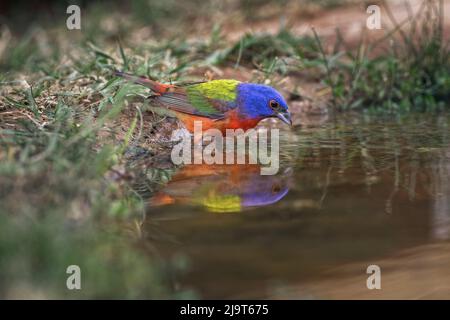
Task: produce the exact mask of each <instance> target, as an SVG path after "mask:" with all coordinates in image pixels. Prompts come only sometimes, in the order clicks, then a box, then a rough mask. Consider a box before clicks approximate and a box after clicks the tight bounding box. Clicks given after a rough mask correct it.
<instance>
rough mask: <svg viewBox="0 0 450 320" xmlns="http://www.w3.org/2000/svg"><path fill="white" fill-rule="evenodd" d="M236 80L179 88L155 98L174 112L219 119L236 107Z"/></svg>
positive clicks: (216, 81) (214, 81)
mask: <svg viewBox="0 0 450 320" xmlns="http://www.w3.org/2000/svg"><path fill="white" fill-rule="evenodd" d="M238 84H239V81H236V80H213V81H208V82H203V83H197V84H192V85H188V86H185V87H179V88H177V89H176V90H173V91H172V92H167V93H165V94H163V95H161V96H157V97H155V100H156V101H157V102H158V103H159V104H160V105H162V106H164V107H166V108H168V109H172V110H174V111H178V112H183V113H187V114H192V115H199V116H204V117H209V118H221V117H223V116H224V113H225V112H227V111H229V110H231V109H233V108H235V107H236V97H237V92H236V89H237V85H238Z"/></svg>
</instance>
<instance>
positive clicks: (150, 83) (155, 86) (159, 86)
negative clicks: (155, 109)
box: [114, 71, 173, 94]
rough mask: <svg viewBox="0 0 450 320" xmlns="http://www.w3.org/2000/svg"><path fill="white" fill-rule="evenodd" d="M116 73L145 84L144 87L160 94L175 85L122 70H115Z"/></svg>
mask: <svg viewBox="0 0 450 320" xmlns="http://www.w3.org/2000/svg"><path fill="white" fill-rule="evenodd" d="M114 74H115V75H116V76H118V77H121V78H124V79H127V80H128V81H131V82H134V83H137V84H140V85H143V86H144V87H147V88H149V89H151V90H152V91H154V92H156V93H158V94H163V93H166V92H167V91H168V90H169V89H170V88H171V87H173V85H170V84H164V83H160V82H157V81H154V80H150V79H148V78H146V77H142V76H135V75H132V74H129V73H126V72H122V71H115V72H114Z"/></svg>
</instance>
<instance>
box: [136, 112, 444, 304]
mask: <svg viewBox="0 0 450 320" xmlns="http://www.w3.org/2000/svg"><path fill="white" fill-rule="evenodd" d="M307 123H308V125H303V126H296V127H294V128H293V129H292V130H288V129H283V130H282V131H281V138H280V139H281V141H280V153H281V154H280V170H279V172H278V174H276V175H274V176H262V175H260V171H259V168H258V166H257V165H204V164H202V165H187V166H185V167H182V168H177V169H175V168H173V167H171V166H170V163H169V161H164V160H161V161H157V162H158V166H156V165H155V164H154V163H155V162H154V161H153V162H152V163H151V164H147V165H145V166H142V165H141V166H136V168H137V167H139V168H140V172H139V176H138V179H137V180H136V183H135V187H136V190H137V191H138V192H139V193H140V195H141V196H142V197H143V198H144V200H145V202H146V204H147V213H146V218H145V223H144V230H146V231H147V232H146V236H145V237H144V239H143V240H142V241H145V242H148V243H150V244H151V246H152V247H153V248H156V250H157V252H158V253H159V254H160V255H161V256H162V257H165V258H167V259H174V257H176V258H177V259H182V260H183V261H185V263H186V266H187V271H186V273H185V274H183V275H181V276H177V277H176V278H175V279H173V286H174V290H177V289H180V288H182V289H193V290H194V291H195V292H196V293H197V294H198V296H199V297H202V298H295V299H310V298H311V299H315V298H356V299H358V298H429V297H430V298H433V297H439V298H441V297H446V298H450V268H448V266H449V263H450V250H449V249H450V244H449V243H448V242H447V240H448V239H449V238H450V131H449V124H450V116H448V115H446V114H439V115H431V116H430V115H425V114H410V115H408V116H386V115H384V116H376V115H361V114H351V115H338V116H336V117H335V118H333V119H329V120H326V121H317V123H315V121H314V120H313V121H307ZM280 128H281V127H280ZM161 157H162V156H161ZM157 167H158V168H157ZM154 181H158V183H155V182H154ZM161 181H162V182H161ZM155 230H157V233H155ZM372 264H375V265H378V266H379V267H380V270H381V290H376V289H375V290H369V289H368V288H367V285H366V280H367V278H368V277H369V276H370V274H367V272H366V270H367V267H368V266H369V265H372Z"/></svg>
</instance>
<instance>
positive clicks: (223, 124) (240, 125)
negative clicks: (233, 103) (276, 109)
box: [175, 109, 262, 134]
mask: <svg viewBox="0 0 450 320" xmlns="http://www.w3.org/2000/svg"><path fill="white" fill-rule="evenodd" d="M175 113H176V115H177V117H178V119H180V120H181V121H182V122H183V124H184V126H185V127H186V129H187V130H188V131H189V132H191V133H193V132H194V124H195V121H199V122H201V123H202V131H206V130H208V129H218V130H220V131H221V132H222V133H223V134H225V132H226V129H242V130H244V131H246V130H248V129H251V128H254V127H255V126H256V125H257V124H258V122H259V121H261V120H262V118H252V119H249V118H248V119H247V118H244V117H242V116H241V115H239V114H238V112H237V110H236V109H235V110H232V111H229V112H228V113H227V114H226V115H225V117H224V118H223V119H218V120H215V119H210V118H207V117H201V116H196V115H190V114H186V113H182V112H175Z"/></svg>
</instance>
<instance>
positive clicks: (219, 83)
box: [116, 72, 292, 133]
mask: <svg viewBox="0 0 450 320" xmlns="http://www.w3.org/2000/svg"><path fill="white" fill-rule="evenodd" d="M116 75H117V76H120V77H123V78H125V79H128V80H131V81H133V82H135V83H138V84H141V85H144V86H146V87H148V88H150V89H151V90H152V91H153V92H154V94H153V95H152V96H150V97H149V98H151V99H152V100H153V102H154V103H155V104H156V105H157V106H159V107H163V108H167V109H170V110H171V111H173V112H174V113H175V115H176V116H177V117H178V119H180V120H181V121H182V122H183V124H184V125H185V127H186V129H188V130H189V131H190V132H193V131H194V121H201V123H202V129H203V130H208V129H210V128H215V129H219V130H220V131H222V133H225V130H226V129H243V130H247V129H250V128H253V127H255V126H256V125H257V124H258V122H259V121H261V120H262V119H265V118H270V117H275V118H278V119H280V120H281V121H283V122H285V123H287V124H288V125H292V121H291V115H290V113H289V110H288V106H287V103H286V101H285V100H284V98H283V97H282V96H281V94H280V93H279V92H277V91H276V90H275V89H274V88H272V87H269V86H266V85H261V84H255V83H245V82H239V81H237V80H211V81H207V82H199V83H193V84H192V83H191V84H186V85H173V84H163V83H159V82H157V81H153V80H150V79H147V78H145V77H137V76H134V75H131V74H127V73H124V72H116Z"/></svg>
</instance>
